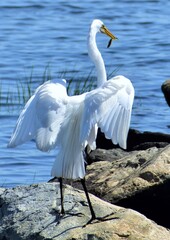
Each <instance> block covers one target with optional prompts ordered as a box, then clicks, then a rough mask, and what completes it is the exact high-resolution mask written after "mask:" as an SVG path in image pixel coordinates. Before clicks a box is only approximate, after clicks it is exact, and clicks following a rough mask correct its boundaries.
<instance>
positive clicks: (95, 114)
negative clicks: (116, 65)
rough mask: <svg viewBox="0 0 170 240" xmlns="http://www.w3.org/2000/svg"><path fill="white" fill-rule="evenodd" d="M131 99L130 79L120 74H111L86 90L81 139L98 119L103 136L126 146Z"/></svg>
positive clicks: (132, 89)
mask: <svg viewBox="0 0 170 240" xmlns="http://www.w3.org/2000/svg"><path fill="white" fill-rule="evenodd" d="M133 99H134V88H133V86H132V83H131V82H130V80H129V79H127V78H125V77H123V76H117V77H114V78H112V79H111V80H109V81H107V82H106V83H105V84H103V86H102V87H100V88H98V89H96V90H94V91H91V92H89V93H88V94H86V98H85V101H84V113H83V118H82V125H81V131H80V140H81V141H82V142H84V141H86V140H87V139H88V136H89V134H90V131H91V129H92V127H93V126H94V124H95V123H97V125H98V127H100V128H101V131H102V132H104V134H105V136H106V138H108V139H111V140H112V142H113V143H114V144H119V145H120V146H121V147H122V148H124V149H126V141H127V135H128V131H129V125H130V118H131V111H132V105H133Z"/></svg>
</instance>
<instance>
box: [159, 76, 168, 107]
mask: <svg viewBox="0 0 170 240" xmlns="http://www.w3.org/2000/svg"><path fill="white" fill-rule="evenodd" d="M161 89H162V92H163V94H164V97H165V100H166V102H167V104H168V106H169V107H170V80H166V81H165V82H164V83H163V84H162V86H161Z"/></svg>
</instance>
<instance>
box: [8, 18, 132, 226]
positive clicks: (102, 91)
mask: <svg viewBox="0 0 170 240" xmlns="http://www.w3.org/2000/svg"><path fill="white" fill-rule="evenodd" d="M98 32H99V33H104V34H106V35H108V36H109V37H110V38H111V39H116V37H115V36H114V35H113V34H112V33H111V32H110V31H109V30H108V29H107V28H106V27H105V25H104V24H103V22H102V21H100V20H97V19H96V20H93V22H92V24H91V27H90V31H89V35H88V53H89V56H90V58H91V60H92V61H93V63H94V64H95V68H96V72H97V85H98V87H97V88H96V89H95V90H92V91H90V92H87V93H84V94H81V95H77V96H68V95H67V90H66V81H65V80H64V79H61V80H57V81H52V80H51V81H48V82H45V83H44V84H43V85H41V86H39V87H38V88H37V90H36V91H35V93H34V95H33V96H32V97H31V98H30V99H29V101H28V102H27V103H26V105H25V107H24V109H23V110H22V112H21V114H20V116H19V118H18V121H17V124H16V127H15V130H14V133H13V135H12V137H11V139H10V142H9V144H8V147H16V146H17V145H20V144H23V143H24V142H26V141H29V140H31V139H35V141H36V146H37V148H38V149H39V150H41V151H45V152H46V151H50V150H51V149H53V148H55V147H57V148H58V150H59V152H58V155H57V156H56V160H55V162H54V165H53V167H52V171H51V174H52V176H54V177H57V178H58V179H59V181H60V190H61V213H62V214H64V207H63V193H62V179H63V178H67V179H77V178H80V179H81V182H82V185H83V187H84V190H85V193H86V197H87V201H88V204H89V207H90V211H91V215H92V217H91V220H90V221H89V222H91V221H92V220H94V219H96V215H95V213H94V210H93V208H92V205H91V202H90V198H89V195H88V192H87V189H86V185H85V160H84V156H83V151H84V148H85V147H86V146H87V144H89V145H90V146H91V147H92V148H94V147H95V146H94V145H95V144H94V143H95V140H96V126H97V127H100V128H101V130H102V131H103V132H104V134H105V136H106V138H109V139H111V140H112V142H113V143H114V144H119V145H120V146H121V147H122V148H124V149H125V148H126V141H127V135H128V131H129V125H130V118H131V111H132V104H133V99H134V88H133V85H132V83H131V81H130V80H129V79H127V78H125V77H123V76H116V77H113V78H112V79H110V80H108V81H107V77H106V70H105V64H104V61H103V58H102V56H101V54H100V52H99V50H98V48H97V45H96V34H97V33H98Z"/></svg>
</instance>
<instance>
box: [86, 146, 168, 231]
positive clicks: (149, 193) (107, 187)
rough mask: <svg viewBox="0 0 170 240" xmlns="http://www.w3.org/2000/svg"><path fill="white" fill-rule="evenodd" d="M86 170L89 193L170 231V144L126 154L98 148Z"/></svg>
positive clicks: (116, 150)
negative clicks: (127, 208) (142, 215)
mask: <svg viewBox="0 0 170 240" xmlns="http://www.w3.org/2000/svg"><path fill="white" fill-rule="evenodd" d="M90 158H91V161H93V163H92V164H91V165H89V166H88V167H87V175H86V180H87V185H88V190H89V191H90V192H91V193H93V194H95V195H96V196H98V197H100V198H102V199H104V200H106V201H108V202H110V203H114V204H115V203H116V204H118V205H120V206H124V207H129V208H132V209H135V210H137V211H139V212H141V213H143V214H145V215H146V216H147V217H149V218H150V219H153V220H154V221H156V222H157V223H159V224H161V225H163V226H166V227H168V228H170V219H169V216H170V204H169V203H170V145H168V146H167V147H165V148H157V147H153V148H149V149H147V150H140V151H133V152H129V153H125V152H123V151H122V150H118V149H112V150H107V151H106V150H103V149H97V150H96V151H94V152H92V153H91V155H90Z"/></svg>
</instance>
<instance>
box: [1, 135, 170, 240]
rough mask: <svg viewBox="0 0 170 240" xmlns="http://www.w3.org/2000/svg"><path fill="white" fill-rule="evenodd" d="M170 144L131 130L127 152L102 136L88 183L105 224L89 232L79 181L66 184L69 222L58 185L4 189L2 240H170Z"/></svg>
mask: <svg viewBox="0 0 170 240" xmlns="http://www.w3.org/2000/svg"><path fill="white" fill-rule="evenodd" d="M169 143H170V135H168V134H161V133H149V132H147V133H140V132H138V131H135V130H130V132H129V136H128V149H127V151H124V150H122V149H120V148H117V147H116V146H113V144H111V143H110V141H109V140H106V139H105V138H103V134H102V133H99V135H98V139H97V146H98V149H97V150H95V151H93V152H91V153H90V155H89V156H88V158H87V161H88V163H89V165H88V166H87V175H86V182H87V188H88V190H89V192H90V193H92V195H91V196H90V198H91V200H92V203H93V206H94V209H95V212H96V214H97V216H100V217H105V218H104V221H95V222H93V223H92V224H89V225H87V226H85V224H86V223H87V221H88V220H89V218H90V212H89V209H88V205H87V201H86V197H85V194H84V192H83V191H82V190H81V185H80V183H79V181H74V182H73V181H71V182H70V181H65V183H66V185H65V192H64V205H65V208H66V215H65V216H63V217H61V216H60V214H59V212H60V192H59V185H58V183H56V182H52V183H42V184H34V185H31V186H18V187H16V188H13V189H3V188H1V189H0V240H9V239H10V240H21V239H27V240H28V239H29V240H32V239H35V240H41V239H43V240H44V239H45V240H46V239H48V240H49V239H59V240H60V239H62V240H63V239H64V240H65V239H72V240H73V239H74V240H75V239H80V240H81V239H84V240H85V239H100V240H106V239H113V240H114V239H115V240H117V239H119V240H121V239H135V240H138V239H140V240H141V239H143V240H150V239H152V240H155V239H164V240H166V239H167V240H168V239H170V230H169V229H170V221H169V216H170V204H169V203H170V145H169ZM68 184H69V185H71V186H69V185H68ZM94 195H95V196H94Z"/></svg>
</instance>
